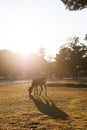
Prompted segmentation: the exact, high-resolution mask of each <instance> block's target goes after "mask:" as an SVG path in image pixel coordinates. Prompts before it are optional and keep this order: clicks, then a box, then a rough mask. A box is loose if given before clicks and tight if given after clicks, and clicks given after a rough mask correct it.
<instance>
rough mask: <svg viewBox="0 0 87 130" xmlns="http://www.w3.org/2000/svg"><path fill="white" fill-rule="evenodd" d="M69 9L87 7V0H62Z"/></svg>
mask: <svg viewBox="0 0 87 130" xmlns="http://www.w3.org/2000/svg"><path fill="white" fill-rule="evenodd" d="M61 1H62V2H63V3H64V4H65V6H66V8H68V9H69V10H81V9H84V8H87V0H61Z"/></svg>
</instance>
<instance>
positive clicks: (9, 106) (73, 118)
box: [0, 80, 87, 130]
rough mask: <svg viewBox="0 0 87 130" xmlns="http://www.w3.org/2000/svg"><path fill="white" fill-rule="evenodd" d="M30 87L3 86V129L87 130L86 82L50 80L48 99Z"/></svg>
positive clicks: (0, 99) (0, 105)
mask: <svg viewBox="0 0 87 130" xmlns="http://www.w3.org/2000/svg"><path fill="white" fill-rule="evenodd" d="M30 85H31V83H20V84H19V83H15V84H12V83H9V84H0V130H87V82H86V81H83V80H82V81H70V80H69V81H66V80H61V81H50V82H48V87H47V88H48V97H46V96H45V95H44V92H43V94H42V97H39V96H37V97H35V96H33V95H32V96H30V97H29V93H28V87H29V86H30Z"/></svg>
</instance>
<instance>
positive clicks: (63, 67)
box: [56, 37, 87, 79]
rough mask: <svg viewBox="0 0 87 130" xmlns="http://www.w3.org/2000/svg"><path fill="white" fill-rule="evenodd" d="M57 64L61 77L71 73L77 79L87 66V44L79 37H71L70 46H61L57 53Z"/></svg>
mask: <svg viewBox="0 0 87 130" xmlns="http://www.w3.org/2000/svg"><path fill="white" fill-rule="evenodd" d="M56 65H57V68H58V69H57V70H58V72H59V76H60V77H61V76H64V75H66V74H67V73H69V74H71V75H72V77H73V79H74V78H76V79H77V78H78V74H79V73H80V72H81V71H86V68H87V67H86V66H87V47H86V45H84V44H82V43H80V41H79V38H78V37H74V38H71V39H70V41H69V47H63V48H61V49H60V51H59V53H58V54H56Z"/></svg>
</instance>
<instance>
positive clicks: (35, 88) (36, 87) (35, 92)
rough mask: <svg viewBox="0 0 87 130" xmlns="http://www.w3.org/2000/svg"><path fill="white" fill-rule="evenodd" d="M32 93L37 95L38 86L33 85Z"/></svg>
mask: <svg viewBox="0 0 87 130" xmlns="http://www.w3.org/2000/svg"><path fill="white" fill-rule="evenodd" d="M34 95H35V96H36V95H38V86H34Z"/></svg>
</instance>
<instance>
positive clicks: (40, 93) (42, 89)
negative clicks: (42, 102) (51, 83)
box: [39, 85, 43, 95]
mask: <svg viewBox="0 0 87 130" xmlns="http://www.w3.org/2000/svg"><path fill="white" fill-rule="evenodd" d="M40 87H41V90H40V93H39V95H41V93H42V91H43V86H42V85H40Z"/></svg>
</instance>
